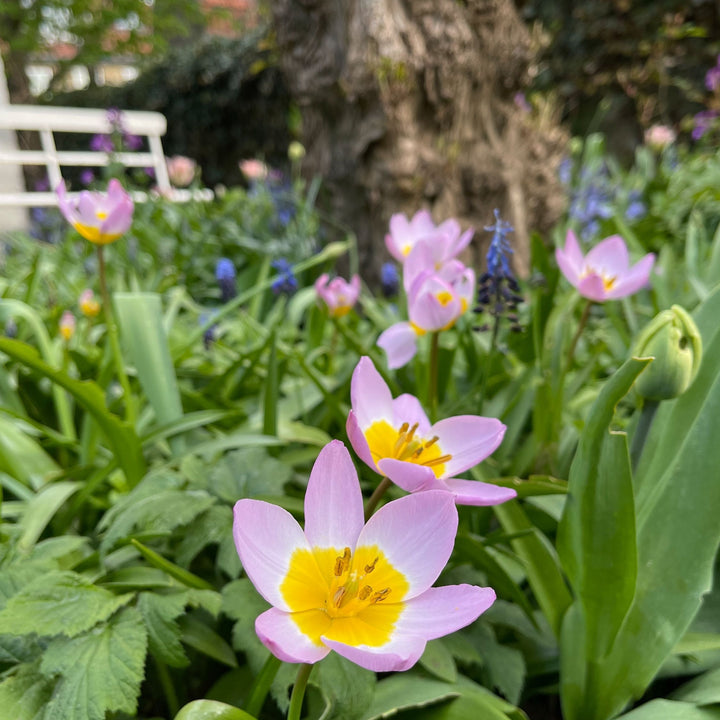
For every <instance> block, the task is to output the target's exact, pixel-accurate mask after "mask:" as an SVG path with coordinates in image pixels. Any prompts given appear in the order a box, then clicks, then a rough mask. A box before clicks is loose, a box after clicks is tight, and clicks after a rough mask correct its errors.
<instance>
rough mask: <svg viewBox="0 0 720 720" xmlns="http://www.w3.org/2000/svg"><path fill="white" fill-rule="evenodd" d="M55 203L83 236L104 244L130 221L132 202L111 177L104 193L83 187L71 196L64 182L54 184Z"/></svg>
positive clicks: (124, 229)
mask: <svg viewBox="0 0 720 720" xmlns="http://www.w3.org/2000/svg"><path fill="white" fill-rule="evenodd" d="M57 195H58V206H59V208H60V211H61V212H62V214H63V215H64V217H65V219H66V220H67V221H68V222H69V223H70V224H71V225H72V226H73V227H74V228H75V230H77V231H78V232H79V233H80V235H82V236H83V237H84V238H85V239H86V240H89V241H90V242H92V243H95V244H97V245H107V244H109V243H111V242H114V241H115V240H117V239H118V238H119V237H120V236H121V235H123V234H124V233H125V232H126V231H127V230H128V228H129V227H130V225H131V224H132V216H133V210H134V207H135V206H134V205H133V201H132V200H131V199H130V196H129V195H128V194H127V193H126V192H125V190H124V189H123V187H122V185H121V184H120V183H119V182H118V181H117V180H116V179H115V178H113V179H112V180H111V181H110V183H109V184H108V191H107V193H101V192H89V191H87V190H83V191H82V192H81V193H80V195H79V196H78V197H77V198H75V199H73V198H70V197H68V195H67V192H66V190H65V183H64V182H62V181H61V182H60V184H59V185H58V188H57Z"/></svg>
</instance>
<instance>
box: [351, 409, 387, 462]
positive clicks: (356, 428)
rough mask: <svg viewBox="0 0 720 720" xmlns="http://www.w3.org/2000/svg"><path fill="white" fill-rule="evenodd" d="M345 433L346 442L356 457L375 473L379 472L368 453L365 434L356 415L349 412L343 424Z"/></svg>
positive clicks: (368, 448) (368, 447)
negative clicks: (351, 447) (347, 441)
mask: <svg viewBox="0 0 720 720" xmlns="http://www.w3.org/2000/svg"><path fill="white" fill-rule="evenodd" d="M345 431H346V432H347V436H348V440H350V444H351V445H352V446H353V450H354V451H355V452H356V453H357V455H358V457H359V458H360V459H361V460H362V461H363V462H364V463H365V464H366V465H367V466H369V467H371V468H372V469H373V470H375V472H379V471H378V469H377V467H376V466H375V460H374V459H373V456H372V453H371V452H370V446H369V445H368V442H367V438H366V437H365V433H364V432H363V431H362V428H361V427H360V423H358V419H357V415H355V413H354V412H353V411H352V410H351V411H350V412H349V413H348V419H347V422H346V423H345Z"/></svg>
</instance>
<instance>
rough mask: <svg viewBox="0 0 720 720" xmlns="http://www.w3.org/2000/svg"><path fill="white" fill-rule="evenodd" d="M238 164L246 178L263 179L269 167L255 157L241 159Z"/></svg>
mask: <svg viewBox="0 0 720 720" xmlns="http://www.w3.org/2000/svg"><path fill="white" fill-rule="evenodd" d="M238 165H239V167H240V172H241V173H242V174H243V175H244V176H245V177H246V178H247V179H248V180H264V179H265V178H266V177H267V176H268V173H269V172H270V169H269V168H268V166H267V165H266V164H265V163H264V162H263V161H262V160H257V159H255V158H252V159H249V160H241V161H240V162H239V163H238Z"/></svg>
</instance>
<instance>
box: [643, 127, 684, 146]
mask: <svg viewBox="0 0 720 720" xmlns="http://www.w3.org/2000/svg"><path fill="white" fill-rule="evenodd" d="M676 139H677V133H676V132H675V131H674V130H673V129H672V128H671V127H669V126H668V125H651V126H650V127H649V128H648V129H647V130H646V131H645V144H646V145H649V146H650V147H651V148H652V149H653V150H664V149H665V148H666V147H667V146H668V145H672V144H673V143H674V142H675V140H676Z"/></svg>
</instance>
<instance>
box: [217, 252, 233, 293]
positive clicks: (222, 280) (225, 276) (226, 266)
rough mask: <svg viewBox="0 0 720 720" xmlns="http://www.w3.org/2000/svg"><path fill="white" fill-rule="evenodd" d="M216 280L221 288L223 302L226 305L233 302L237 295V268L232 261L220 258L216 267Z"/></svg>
mask: <svg viewBox="0 0 720 720" xmlns="http://www.w3.org/2000/svg"><path fill="white" fill-rule="evenodd" d="M215 278H216V279H217V281H218V285H219V286H220V292H221V293H222V301H223V302H224V303H226V302H229V301H230V300H232V299H233V298H234V297H235V296H236V295H237V291H236V290H235V266H234V265H233V264H232V260H229V259H228V258H220V259H219V260H218V262H217V265H216V266H215Z"/></svg>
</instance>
